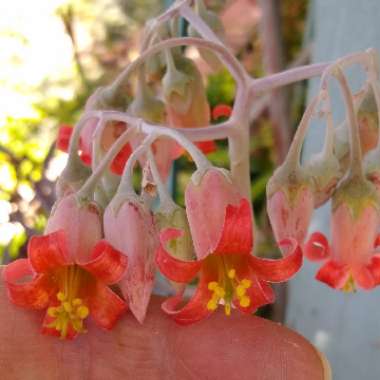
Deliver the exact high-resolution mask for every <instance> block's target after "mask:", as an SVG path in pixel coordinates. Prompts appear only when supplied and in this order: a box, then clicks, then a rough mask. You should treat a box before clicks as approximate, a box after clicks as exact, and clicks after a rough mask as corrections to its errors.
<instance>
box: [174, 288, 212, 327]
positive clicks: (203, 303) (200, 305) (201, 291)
mask: <svg viewBox="0 0 380 380" xmlns="http://www.w3.org/2000/svg"><path fill="white" fill-rule="evenodd" d="M210 298H211V292H210V291H209V290H208V288H207V283H203V284H200V285H198V287H197V290H196V291H195V294H194V296H193V297H192V298H191V299H190V301H189V302H188V303H187V304H186V305H185V306H184V307H183V308H182V309H180V310H177V311H174V310H173V311H172V312H171V314H172V315H173V319H174V321H175V322H177V323H178V324H180V325H188V324H191V323H194V322H198V321H200V320H202V319H204V318H207V317H208V316H210V315H211V314H212V311H211V310H208V309H207V303H208V301H209V300H210Z"/></svg>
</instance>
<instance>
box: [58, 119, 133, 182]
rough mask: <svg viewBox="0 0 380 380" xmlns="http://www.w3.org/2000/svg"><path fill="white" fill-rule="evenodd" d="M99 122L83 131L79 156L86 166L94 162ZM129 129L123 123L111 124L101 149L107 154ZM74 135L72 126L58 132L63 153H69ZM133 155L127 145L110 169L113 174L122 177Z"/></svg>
mask: <svg viewBox="0 0 380 380" xmlns="http://www.w3.org/2000/svg"><path fill="white" fill-rule="evenodd" d="M96 125H97V121H96V120H95V119H94V120H93V122H92V123H87V124H86V125H85V127H84V128H83V131H82V133H81V136H80V140H79V155H80V158H81V159H82V161H83V162H84V163H85V164H86V165H91V161H92V144H93V139H94V133H95V129H96ZM126 128H127V126H126V124H125V123H123V122H109V123H107V125H106V127H105V128H104V131H103V134H102V137H101V148H102V149H103V151H104V152H107V151H108V149H110V148H111V146H112V144H113V143H114V142H115V141H116V140H117V138H118V137H120V136H121V135H122V133H123V132H124V131H125V129H126ZM72 133H73V127H72V126H70V125H62V126H61V127H60V128H59V130H58V137H57V148H58V149H59V150H61V151H62V152H67V151H68V149H69V144H70V139H71V135H72ZM131 153H132V148H131V145H130V144H129V143H127V144H125V145H124V147H123V148H122V149H121V150H120V152H119V153H118V154H117V155H116V157H115V158H114V159H113V160H112V162H111V165H110V169H111V171H112V172H113V173H115V174H118V175H121V174H122V173H123V169H124V166H125V163H126V162H127V161H128V158H129V156H130V155H131Z"/></svg>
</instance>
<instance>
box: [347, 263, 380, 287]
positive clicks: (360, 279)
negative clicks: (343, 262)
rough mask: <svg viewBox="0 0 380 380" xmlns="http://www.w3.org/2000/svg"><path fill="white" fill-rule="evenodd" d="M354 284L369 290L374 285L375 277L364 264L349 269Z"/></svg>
mask: <svg viewBox="0 0 380 380" xmlns="http://www.w3.org/2000/svg"><path fill="white" fill-rule="evenodd" d="M351 273H352V277H353V278H354V280H355V284H356V285H357V286H359V287H360V288H362V289H365V290H370V289H373V288H374V287H375V286H376V283H375V279H374V278H373V275H372V273H371V271H370V270H369V269H368V268H366V267H365V266H363V267H359V268H352V269H351Z"/></svg>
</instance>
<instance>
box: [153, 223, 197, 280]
mask: <svg viewBox="0 0 380 380" xmlns="http://www.w3.org/2000/svg"><path fill="white" fill-rule="evenodd" d="M181 235H182V231H181V230H177V229H174V228H167V229H165V230H164V231H162V232H161V233H160V242H161V244H160V245H159V247H158V249H157V254H156V263H157V266H158V268H159V269H160V271H161V273H162V274H163V275H164V276H165V277H167V278H168V279H170V280H172V281H176V282H183V283H186V282H189V281H191V279H192V278H194V277H195V275H196V274H197V273H198V272H199V270H200V269H201V266H202V261H182V260H178V259H176V258H175V257H173V256H172V255H170V253H169V252H167V251H166V249H165V248H164V247H165V246H166V243H167V242H168V241H169V240H172V239H176V238H178V237H180V236H181Z"/></svg>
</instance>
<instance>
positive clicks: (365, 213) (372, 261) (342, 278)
mask: <svg viewBox="0 0 380 380" xmlns="http://www.w3.org/2000/svg"><path fill="white" fill-rule="evenodd" d="M378 227H379V212H378V210H377V209H376V208H375V207H374V206H373V205H371V204H366V205H364V206H363V207H360V208H358V209H354V208H353V207H350V206H349V205H348V204H346V203H343V204H341V205H340V206H338V207H337V208H336V209H335V211H333V214H332V218H331V239H332V240H331V246H329V244H328V240H327V239H326V237H325V236H324V235H323V234H321V233H320V232H316V233H314V234H312V235H311V236H310V238H309V240H308V242H307V244H306V246H305V254H306V255H307V256H308V258H310V259H311V260H315V261H317V260H323V259H325V260H326V261H325V263H324V264H323V266H322V267H321V268H320V269H319V271H318V273H317V275H316V278H317V279H318V280H319V281H321V282H324V283H325V284H327V285H328V286H330V287H332V288H334V289H339V290H343V291H354V290H355V289H356V287H360V288H362V289H365V290H369V289H372V288H373V287H375V286H377V285H379V284H380V255H378V254H375V245H376V244H377V236H378Z"/></svg>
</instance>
